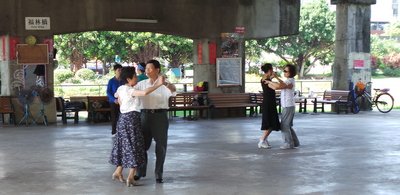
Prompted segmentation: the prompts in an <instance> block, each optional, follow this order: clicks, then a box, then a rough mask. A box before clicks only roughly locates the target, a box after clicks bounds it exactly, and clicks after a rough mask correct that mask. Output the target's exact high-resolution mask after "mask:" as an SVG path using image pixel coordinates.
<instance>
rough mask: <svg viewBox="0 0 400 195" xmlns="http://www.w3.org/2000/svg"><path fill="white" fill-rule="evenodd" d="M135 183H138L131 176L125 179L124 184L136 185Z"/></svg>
mask: <svg viewBox="0 0 400 195" xmlns="http://www.w3.org/2000/svg"><path fill="white" fill-rule="evenodd" d="M137 185H138V183H137V182H136V181H135V180H134V179H133V178H132V179H127V180H126V186H127V187H131V186H137Z"/></svg>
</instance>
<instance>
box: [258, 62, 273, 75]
mask: <svg viewBox="0 0 400 195" xmlns="http://www.w3.org/2000/svg"><path fill="white" fill-rule="evenodd" d="M261 70H262V71H263V72H264V73H267V72H268V71H269V70H272V64H271V63H265V64H264V65H262V66H261Z"/></svg>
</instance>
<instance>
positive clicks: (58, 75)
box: [54, 69, 74, 84]
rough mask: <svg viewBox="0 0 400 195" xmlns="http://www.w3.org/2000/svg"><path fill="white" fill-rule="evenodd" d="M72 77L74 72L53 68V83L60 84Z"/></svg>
mask: <svg viewBox="0 0 400 195" xmlns="http://www.w3.org/2000/svg"><path fill="white" fill-rule="evenodd" d="M72 77H74V73H73V72H72V71H71V70H68V69H55V70H54V83H56V84H60V83H63V82H64V81H66V80H67V79H70V78H72Z"/></svg>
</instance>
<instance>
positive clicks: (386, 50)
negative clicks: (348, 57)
mask: <svg viewBox="0 0 400 195" xmlns="http://www.w3.org/2000/svg"><path fill="white" fill-rule="evenodd" d="M391 53H400V44H399V43H398V42H397V41H396V40H394V39H383V38H381V37H379V36H371V55H373V56H376V57H378V58H381V57H384V56H386V55H389V54H391Z"/></svg>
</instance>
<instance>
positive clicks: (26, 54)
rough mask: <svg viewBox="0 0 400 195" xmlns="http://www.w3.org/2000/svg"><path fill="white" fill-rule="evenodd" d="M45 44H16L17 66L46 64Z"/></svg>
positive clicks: (47, 59)
mask: <svg viewBox="0 0 400 195" xmlns="http://www.w3.org/2000/svg"><path fill="white" fill-rule="evenodd" d="M47 47H48V45H47V44H36V45H28V44H17V64H48V63H49V53H48V48H47Z"/></svg>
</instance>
